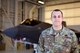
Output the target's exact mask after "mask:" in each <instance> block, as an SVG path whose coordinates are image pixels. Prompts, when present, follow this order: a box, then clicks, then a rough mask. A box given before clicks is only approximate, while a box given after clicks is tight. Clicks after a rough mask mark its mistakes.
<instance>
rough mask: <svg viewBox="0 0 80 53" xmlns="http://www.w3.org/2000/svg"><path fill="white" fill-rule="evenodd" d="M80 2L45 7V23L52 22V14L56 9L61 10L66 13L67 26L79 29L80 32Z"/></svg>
mask: <svg viewBox="0 0 80 53" xmlns="http://www.w3.org/2000/svg"><path fill="white" fill-rule="evenodd" d="M79 5H80V2H76V3H69V4H61V5H53V6H52V5H51V6H46V7H45V22H48V23H52V22H51V19H50V18H51V12H52V10H54V9H60V10H62V12H63V13H64V15H63V16H64V21H66V23H67V26H69V27H71V26H73V27H72V28H75V27H77V28H76V29H77V30H78V31H80V30H79V29H80V27H79V25H80V6H79ZM74 26H75V27H74Z"/></svg>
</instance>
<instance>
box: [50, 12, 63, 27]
mask: <svg viewBox="0 0 80 53" xmlns="http://www.w3.org/2000/svg"><path fill="white" fill-rule="evenodd" d="M51 19H52V24H53V25H54V26H56V27H57V26H60V25H62V21H63V15H62V14H61V12H60V11H53V13H52V16H51Z"/></svg>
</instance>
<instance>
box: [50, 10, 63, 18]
mask: <svg viewBox="0 0 80 53" xmlns="http://www.w3.org/2000/svg"><path fill="white" fill-rule="evenodd" d="M54 11H60V12H61V14H62V16H63V12H62V11H61V10H60V9H55V10H53V11H52V13H53V12H54ZM52 13H51V17H52Z"/></svg>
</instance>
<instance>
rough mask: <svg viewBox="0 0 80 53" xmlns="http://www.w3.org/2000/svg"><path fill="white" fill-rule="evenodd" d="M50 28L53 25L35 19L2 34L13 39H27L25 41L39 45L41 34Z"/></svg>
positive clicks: (25, 21)
mask: <svg viewBox="0 0 80 53" xmlns="http://www.w3.org/2000/svg"><path fill="white" fill-rule="evenodd" d="M48 27H51V24H49V23H45V22H41V21H38V20H34V19H32V20H30V19H26V20H24V21H23V22H21V24H19V25H17V26H15V27H11V28H8V29H6V30H4V31H2V33H3V34H5V35H7V36H9V37H11V38H13V39H17V40H20V39H24V38H25V41H29V42H31V43H37V44H38V40H39V36H40V34H41V32H42V31H43V30H45V29H46V28H48Z"/></svg>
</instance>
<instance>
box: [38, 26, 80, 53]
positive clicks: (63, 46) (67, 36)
mask: <svg viewBox="0 0 80 53" xmlns="http://www.w3.org/2000/svg"><path fill="white" fill-rule="evenodd" d="M39 50H40V53H79V51H78V48H77V37H76V35H75V33H74V32H73V31H71V30H69V29H68V28H66V27H63V28H62V29H61V30H60V31H57V32H56V31H55V30H54V29H53V28H52V27H50V28H48V29H46V30H44V31H43V32H42V33H41V35H40V38H39Z"/></svg>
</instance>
